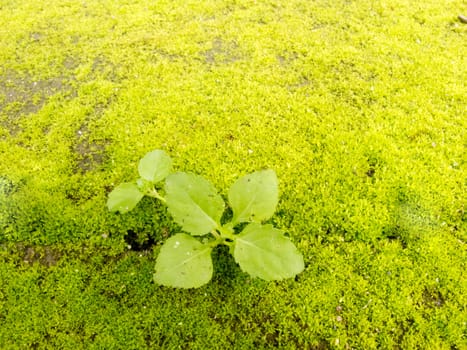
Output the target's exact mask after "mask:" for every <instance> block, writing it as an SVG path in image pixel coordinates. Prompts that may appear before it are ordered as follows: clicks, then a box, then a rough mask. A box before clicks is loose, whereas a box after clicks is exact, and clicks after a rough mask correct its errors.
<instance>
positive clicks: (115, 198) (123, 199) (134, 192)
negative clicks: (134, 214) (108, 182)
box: [107, 182, 144, 213]
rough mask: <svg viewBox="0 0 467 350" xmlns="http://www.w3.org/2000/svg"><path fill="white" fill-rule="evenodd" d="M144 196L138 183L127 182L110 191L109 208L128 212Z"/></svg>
mask: <svg viewBox="0 0 467 350" xmlns="http://www.w3.org/2000/svg"><path fill="white" fill-rule="evenodd" d="M143 196H144V194H143V193H141V192H140V190H139V189H138V186H137V185H136V184H134V183H129V182H125V183H122V184H120V185H118V186H117V187H115V188H114V189H113V191H112V192H110V193H109V198H108V199H107V208H109V210H110V211H119V212H120V213H127V212H129V211H130V210H132V209H133V208H134V207H136V205H137V204H138V202H139V201H140V200H141V198H143Z"/></svg>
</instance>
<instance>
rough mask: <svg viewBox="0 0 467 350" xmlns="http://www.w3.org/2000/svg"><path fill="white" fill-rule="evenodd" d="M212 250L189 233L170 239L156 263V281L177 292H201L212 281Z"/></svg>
mask: <svg viewBox="0 0 467 350" xmlns="http://www.w3.org/2000/svg"><path fill="white" fill-rule="evenodd" d="M211 250H212V248H211V247H210V246H208V245H205V244H203V243H201V242H199V241H198V240H197V239H196V238H194V237H192V236H190V235H187V234H185V233H178V234H176V235H175V236H172V237H170V238H169V239H168V240H167V241H166V242H165V243H164V245H163V246H162V248H161V251H160V253H159V256H158V257H157V261H156V268H155V269H156V273H155V274H154V281H155V282H156V283H158V284H161V285H164V286H169V287H177V288H198V287H200V286H202V285H203V284H206V283H208V282H209V280H210V279H211V277H212V271H213V267H212V259H211Z"/></svg>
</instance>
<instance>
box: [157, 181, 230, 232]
mask: <svg viewBox="0 0 467 350" xmlns="http://www.w3.org/2000/svg"><path fill="white" fill-rule="evenodd" d="M165 193H166V197H165V199H166V201H167V207H168V210H169V213H170V214H171V215H172V216H173V218H174V220H175V222H176V223H177V224H179V225H180V226H181V227H182V228H183V230H184V231H186V232H189V233H191V234H193V235H205V234H207V233H209V232H211V231H212V230H213V229H215V228H216V227H219V226H220V219H221V216H222V213H223V212H224V201H223V200H222V197H221V196H219V194H218V193H217V192H216V189H215V188H214V186H213V185H212V184H211V183H210V182H209V181H207V180H205V179H204V178H203V177H201V176H199V175H194V174H187V173H182V172H179V173H175V174H172V175H170V176H169V177H167V179H166V181H165Z"/></svg>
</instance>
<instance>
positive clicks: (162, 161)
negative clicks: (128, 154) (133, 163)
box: [138, 150, 172, 183]
mask: <svg viewBox="0 0 467 350" xmlns="http://www.w3.org/2000/svg"><path fill="white" fill-rule="evenodd" d="M171 169H172V158H170V156H169V155H168V154H167V153H165V152H164V151H162V150H155V151H152V152H149V153H147V154H146V155H145V156H144V157H143V158H141V160H140V161H139V164H138V172H139V175H140V176H141V177H142V178H143V179H145V180H148V181H150V182H152V183H156V182H159V181H162V180H164V179H165V178H166V177H167V176H168V175H169V174H170V170H171Z"/></svg>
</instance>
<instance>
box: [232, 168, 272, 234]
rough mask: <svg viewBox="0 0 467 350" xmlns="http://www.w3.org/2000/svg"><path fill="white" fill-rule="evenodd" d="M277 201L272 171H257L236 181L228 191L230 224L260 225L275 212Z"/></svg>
mask: <svg viewBox="0 0 467 350" xmlns="http://www.w3.org/2000/svg"><path fill="white" fill-rule="evenodd" d="M278 199H279V190H278V187H277V177H276V173H275V172H274V171H273V170H261V171H257V172H255V173H252V174H249V175H246V176H244V177H242V178H240V179H238V180H237V181H235V183H234V184H233V185H232V186H231V187H230V190H229V203H230V206H231V207H232V210H233V219H232V223H233V224H234V225H236V224H238V223H240V222H258V223H260V222H261V221H263V220H267V219H269V218H270V217H271V216H272V215H273V214H274V211H275V210H276V206H277V202H278Z"/></svg>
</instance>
